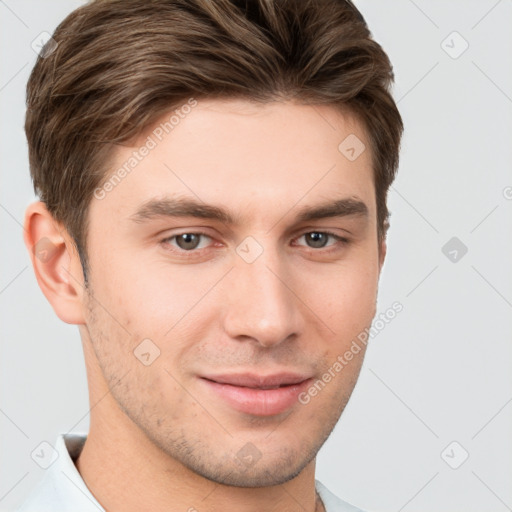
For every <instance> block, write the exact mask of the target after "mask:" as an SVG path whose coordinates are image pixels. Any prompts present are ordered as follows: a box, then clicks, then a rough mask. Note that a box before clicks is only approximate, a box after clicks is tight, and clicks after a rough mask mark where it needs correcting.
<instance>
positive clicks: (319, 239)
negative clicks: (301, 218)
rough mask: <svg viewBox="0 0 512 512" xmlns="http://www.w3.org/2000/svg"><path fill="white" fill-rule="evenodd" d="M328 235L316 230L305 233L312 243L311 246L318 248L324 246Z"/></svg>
mask: <svg viewBox="0 0 512 512" xmlns="http://www.w3.org/2000/svg"><path fill="white" fill-rule="evenodd" d="M327 237H328V235H327V234H325V233H318V232H316V231H314V232H312V233H308V234H307V235H306V238H309V240H310V241H311V242H312V243H313V245H312V247H315V248H318V247H324V246H325V244H326V242H327Z"/></svg>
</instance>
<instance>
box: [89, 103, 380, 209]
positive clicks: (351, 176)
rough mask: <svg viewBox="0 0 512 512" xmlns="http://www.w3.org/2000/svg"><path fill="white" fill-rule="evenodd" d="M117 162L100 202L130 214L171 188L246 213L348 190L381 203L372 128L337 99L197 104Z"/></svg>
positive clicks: (159, 125) (122, 150)
mask: <svg viewBox="0 0 512 512" xmlns="http://www.w3.org/2000/svg"><path fill="white" fill-rule="evenodd" d="M194 101H195V100H194ZM189 105H194V104H193V103H190V102H189ZM141 153H144V156H142V157H141ZM112 164H113V165H112V166H111V169H110V171H109V173H108V174H107V181H108V180H109V179H110V181H111V186H109V187H108V188H109V190H108V192H107V193H106V194H105V198H104V200H102V201H100V202H101V203H102V204H100V205H92V206H93V207H95V208H96V207H98V208H99V210H100V211H101V210H103V213H105V212H106V211H107V210H106V208H107V205H108V206H109V207H110V209H112V210H115V211H117V212H119V213H120V214H121V215H122V216H123V217H128V216H131V215H133V213H134V212H135V211H137V210H140V207H141V205H142V204H143V203H145V202H147V201H148V200H149V199H150V198H154V197H158V196H164V195H169V194H172V195H179V196H181V197H189V198H191V199H192V198H193V199H194V200H196V201H197V202H204V203H209V204H223V205H227V206H229V207H230V208H231V210H232V211H233V212H235V214H236V215H238V216H240V217H242V214H243V213H244V212H245V214H246V215H248V216H249V217H250V216H251V215H256V214H258V215H260V217H262V216H265V217H267V218H268V219H269V218H270V216H272V214H277V213H278V212H279V211H280V210H281V209H283V208H284V209H287V210H289V209H290V208H291V207H293V206H294V205H297V207H298V208H300V207H301V206H304V205H306V204H311V203H314V202H315V201H320V200H321V201H322V202H325V200H326V199H329V198H339V197H347V198H353V199H357V200H361V201H363V202H364V203H366V204H367V206H368V211H369V213H370V214H372V213H373V209H374V185H373V171H372V162H371V155H370V151H369V141H368V140H367V137H366V134H365V131H364V126H363V125H362V124H361V123H360V122H359V121H358V120H357V118H356V117H355V116H352V115H349V114H347V113H346V112H342V111H340V110H339V109H337V108H335V107H333V106H325V105H323V106H319V105H315V106H313V105H301V104H296V103H291V102H273V103H266V104H256V103H254V102H248V101H245V100H233V99H231V100H199V101H195V105H194V106H191V107H190V108H186V109H185V108H183V109H181V110H180V107H178V108H177V109H175V110H174V111H171V112H166V113H165V114H163V115H162V117H161V118H160V119H159V120H158V121H157V122H156V123H154V124H153V125H152V126H151V127H150V128H148V129H147V130H146V131H145V132H144V133H143V134H141V136H139V137H138V139H137V140H136V141H132V142H131V143H130V146H129V147H127V146H118V147H117V148H116V150H115V153H114V155H113V160H112ZM127 164H128V165H127ZM120 169H124V172H121V173H120V172H119V170H120ZM119 174H121V175H122V177H121V178H119ZM93 202H94V200H93ZM244 217H245V216H244Z"/></svg>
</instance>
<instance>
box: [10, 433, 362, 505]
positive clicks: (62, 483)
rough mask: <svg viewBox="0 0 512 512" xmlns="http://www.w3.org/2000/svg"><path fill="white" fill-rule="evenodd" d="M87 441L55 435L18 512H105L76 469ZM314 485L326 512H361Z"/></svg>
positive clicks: (79, 436) (83, 435)
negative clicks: (39, 477) (48, 457)
mask: <svg viewBox="0 0 512 512" xmlns="http://www.w3.org/2000/svg"><path fill="white" fill-rule="evenodd" d="M86 439H87V434H86V433H78V432H71V433H68V434H63V433H61V434H59V435H58V437H57V441H56V443H55V452H54V453H53V455H52V457H51V460H54V462H53V463H51V465H50V466H48V468H47V469H46V474H45V475H44V477H43V479H42V480H41V482H39V483H38V485H37V486H36V487H35V488H34V489H33V490H32V491H31V492H30V494H29V496H28V498H27V499H26V500H25V501H24V503H23V504H22V505H21V507H20V508H18V512H71V511H72V512H105V509H104V508H103V507H102V506H101V505H100V504H99V503H98V501H97V500H96V498H95V497H94V496H93V495H92V493H91V491H89V489H88V488H87V486H86V485H85V482H84V481H83V479H82V477H81V475H80V473H79V472H78V470H77V469H76V466H75V461H76V459H77V458H78V456H79V455H80V452H81V451H82V448H83V446H84V443H85V440H86ZM315 482H316V489H317V491H318V494H320V497H321V498H322V501H323V502H324V505H325V509H326V512H363V511H362V510H361V509H359V508H357V507H354V506H352V505H350V504H348V503H347V502H345V501H342V500H340V499H339V498H338V497H337V496H335V495H334V494H332V493H331V492H330V491H329V490H328V489H327V488H326V487H325V486H324V485H323V484H322V483H320V482H319V481H318V480H316V481H315Z"/></svg>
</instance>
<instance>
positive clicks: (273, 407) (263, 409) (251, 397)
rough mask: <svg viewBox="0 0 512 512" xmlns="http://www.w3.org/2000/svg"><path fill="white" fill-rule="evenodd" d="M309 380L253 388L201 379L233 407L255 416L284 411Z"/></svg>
mask: <svg viewBox="0 0 512 512" xmlns="http://www.w3.org/2000/svg"><path fill="white" fill-rule="evenodd" d="M311 380H312V379H307V380H305V381H302V382H299V383H298V384H292V385H289V386H283V387H280V388H277V389H255V388H246V387H243V386H232V385H231V384H220V383H219V382H214V381H211V380H208V379H201V381H202V382H204V383H205V384H206V385H207V386H208V388H209V389H211V390H212V391H213V392H214V393H215V394H216V395H217V396H220V397H221V398H222V399H224V400H225V401H226V402H227V403H228V404H230V405H231V407H233V409H236V410H237V411H240V412H244V413H247V414H254V415H257V416H273V415H275V414H279V413H282V412H284V411H286V410H287V409H289V408H290V407H292V406H293V405H294V404H296V403H297V402H298V396H299V395H300V393H301V392H303V391H304V390H305V389H306V388H307V387H308V386H309V384H310V382H311Z"/></svg>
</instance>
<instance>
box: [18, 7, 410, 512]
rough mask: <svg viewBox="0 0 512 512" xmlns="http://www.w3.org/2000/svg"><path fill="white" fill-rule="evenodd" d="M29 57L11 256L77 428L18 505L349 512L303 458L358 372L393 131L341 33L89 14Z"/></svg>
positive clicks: (177, 16) (340, 18) (298, 12)
mask: <svg viewBox="0 0 512 512" xmlns="http://www.w3.org/2000/svg"><path fill="white" fill-rule="evenodd" d="M50 43H51V45H52V46H51V47H48V48H49V49H48V50H47V51H45V52H43V54H42V55H41V56H40V58H39V59H38V61H37V63H36V65H35V68H34V70H33V72H32V74H31V77H30V79H29V83H28V87H27V106H28V110H27V118H26V133H27V138H28V142H29V152H30V165H31V174H32V178H33V180H34V188H35V190H36V192H37V193H38V194H39V196H40V199H41V201H37V202H34V203H33V204H31V205H30V206H29V207H28V208H27V211H26V216H25V243H26V245H27V247H28V249H29V251H30V254H31V258H32V262H33V266H34V271H35V275H36V278H37V281H38V283H39V285H40V287H41V290H42V291H43V293H44V294H45V296H46V298H47V299H48V300H49V302H50V303H51V305H52V307H53V309H54V310H55V312H56V314H57V315H58V317H59V318H60V319H61V320H63V321H64V322H66V323H71V324H76V325H78V327H79V331H80V335H81V339H82V344H83V350H84V356H85V362H86V368H87V376H88V384H89V395H90V404H91V410H90V430H89V433H88V435H87V436H85V435H83V434H80V433H67V434H60V435H59V437H58V438H57V442H56V450H57V452H58V453H59V458H58V459H57V461H56V462H55V463H54V464H52V465H51V466H50V467H49V468H48V470H47V471H48V473H47V474H46V476H45V478H44V479H43V481H42V483H41V484H40V485H39V487H38V488H37V489H36V490H35V491H34V492H33V493H32V495H31V496H30V498H29V500H28V501H27V502H26V503H25V505H24V507H23V508H22V510H24V511H32V510H38V511H42V510H87V511H89V510H91V511H92V510H108V511H135V510H151V511H155V512H158V511H163V510H165V511H171V512H174V511H185V510H188V511H194V510H197V511H201V512H202V511H214V510H237V511H239V512H240V511H241V512H244V511H290V512H292V511H297V512H298V511H308V512H313V511H322V510H325V511H328V512H335V511H355V510H359V509H357V508H355V507H353V506H351V505H349V504H348V503H346V502H345V501H342V500H341V499H339V498H337V497H336V496H334V495H333V494H332V493H331V492H330V491H328V490H327V488H326V487H325V486H323V485H322V484H321V483H320V482H318V481H317V480H315V457H316V454H317V453H318V450H319V449H320V447H321V446H322V445H323V443H324V442H325V441H326V439H327V437H328V436H329V435H330V433H331V432H332V430H333V428H334V426H335V425H336V423H337V421H338V419H339V417H340V415H341V413H342V412H343V410H344V408H345V406H346V404H347V402H348V400H349V398H350V395H351V393H352V390H353V388H354V386H355V383H356V381H357V378H358V375H359V372H360V368H361V365H362V362H363V357H364V352H365V350H364V346H363V349H361V350H359V351H358V352H357V353H355V354H353V357H350V358H346V357H345V358H344V357H343V354H345V353H346V352H347V350H348V349H349V348H350V347H351V344H352V343H353V340H355V339H356V338H357V337H358V336H359V335H360V333H362V332H364V331H365V330H366V329H368V327H369V326H370V324H371V321H372V319H373V317H374V316H375V309H376V296H377V288H378V279H379V275H380V271H381V268H382V264H383V261H384V257H385V253H386V244H385V234H386V229H387V215H388V212H387V208H386V195H387V190H388V188H389V185H390V184H391V183H392V181H393V179H394V175H395V172H396V169H397V166H398V155H399V145H400V138H401V134H402V129H403V127H402V120H401V117H400V114H399V113H398V110H397V108H396V105H395V103H394V102H393V99H392V97H391V95H390V93H389V87H390V84H391V82H392V79H393V73H392V68H391V65H390V63H389V60H388V58H387V56H386V54H385V53H384V52H383V50H382V48H381V47H380V46H379V45H378V44H377V43H376V42H375V41H373V40H372V39H371V35H370V33H369V31H368V28H367V27H366V24H365V22H364V19H363V18H362V16H361V15H360V14H359V13H358V11H357V10H356V9H355V7H354V6H353V5H352V4H351V3H349V2H346V1H342V0H311V1H310V0H300V1H299V0H279V1H272V0H252V1H241V0H239V1H235V0H186V1H185V0H155V1H152V2H147V1H145V0H130V1H126V0H110V1H101V0H97V1H94V2H91V3H89V4H86V5H85V6H83V7H81V8H79V9H77V10H76V11H74V12H72V13H71V14H70V15H69V16H68V17H67V18H66V19H65V20H64V21H63V22H62V23H61V24H60V25H59V27H57V29H56V31H55V33H54V34H53V39H52V40H51V41H50ZM50 43H48V44H50Z"/></svg>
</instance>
